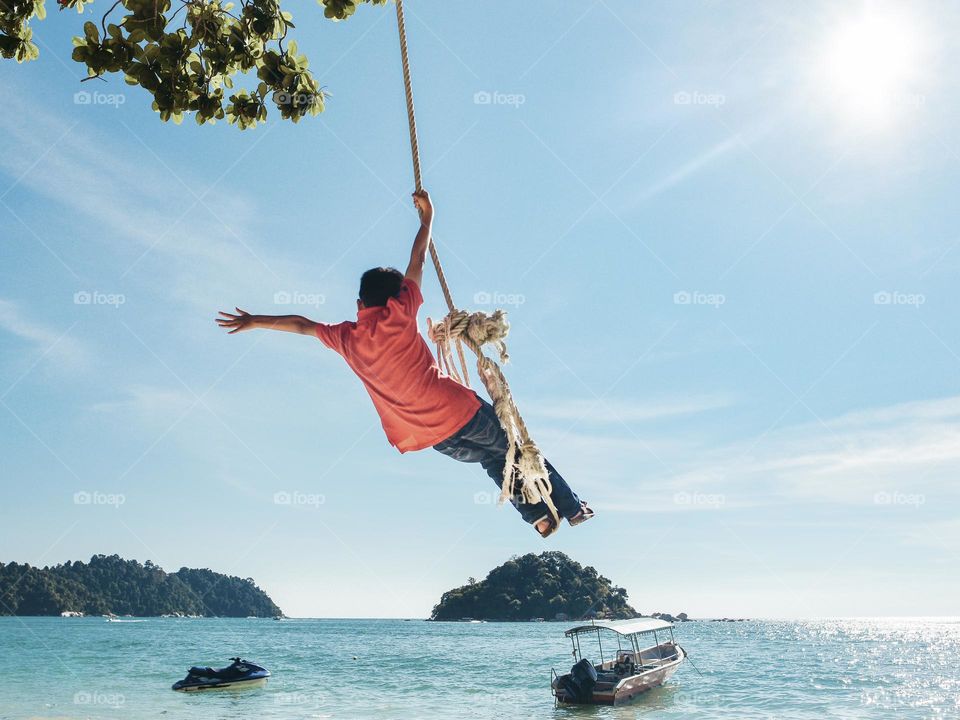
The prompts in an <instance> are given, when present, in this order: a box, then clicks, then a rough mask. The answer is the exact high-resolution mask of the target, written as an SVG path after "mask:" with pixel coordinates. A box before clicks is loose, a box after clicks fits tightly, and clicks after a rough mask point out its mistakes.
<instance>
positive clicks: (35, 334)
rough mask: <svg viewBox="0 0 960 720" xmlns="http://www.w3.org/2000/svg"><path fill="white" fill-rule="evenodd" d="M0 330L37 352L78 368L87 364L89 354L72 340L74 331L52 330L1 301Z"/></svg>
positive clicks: (14, 306) (65, 329)
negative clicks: (27, 344) (31, 346)
mask: <svg viewBox="0 0 960 720" xmlns="http://www.w3.org/2000/svg"><path fill="white" fill-rule="evenodd" d="M0 330H4V331H6V332H8V333H10V334H12V335H15V336H17V337H18V338H20V339H22V340H26V341H27V342H28V343H30V344H31V345H34V346H35V348H34V350H39V351H40V352H41V353H43V354H45V355H47V356H50V357H52V358H55V359H56V360H57V361H58V363H60V364H61V365H62V364H68V365H70V366H71V367H74V366H76V365H78V364H82V363H84V362H86V361H87V360H88V358H89V351H88V350H87V348H86V347H84V346H83V344H81V342H80V341H79V340H77V339H76V338H75V337H73V336H71V334H70V328H69V327H64V328H59V329H58V328H51V327H48V326H46V325H44V324H42V323H39V322H36V321H35V320H33V319H31V318H30V317H28V316H27V314H26V313H25V312H23V310H21V309H20V308H19V307H18V306H17V304H16V303H14V302H12V301H10V300H4V299H2V298H0Z"/></svg>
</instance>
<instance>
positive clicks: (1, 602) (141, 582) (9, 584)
mask: <svg viewBox="0 0 960 720" xmlns="http://www.w3.org/2000/svg"><path fill="white" fill-rule="evenodd" d="M62 613H83V614H84V615H134V616H140V617H154V616H159V615H178V614H179V615H201V616H207V617H214V616H215V617H249V616H256V617H277V616H281V615H282V614H283V613H282V612H281V610H280V608H279V607H277V605H276V604H275V603H274V602H273V600H271V599H270V597H269V596H268V595H267V594H266V593H265V592H264V591H263V590H261V589H260V588H258V587H257V585H256V584H255V583H254V581H253V580H252V579H250V578H246V579H244V578H239V577H234V576H230V575H223V574H221V573H217V572H214V571H212V570H207V569H202V570H196V569H191V568H186V567H183V568H180V569H179V570H178V571H177V572H175V573H168V572H166V571H165V570H163V568H161V567H159V566H157V565H154V564H153V563H152V562H150V561H149V560H147V561H146V562H145V563H143V564H141V563H139V562H138V561H136V560H124V559H123V558H121V557H120V556H118V555H94V556H93V557H92V558H90V562H88V563H84V562H79V561H78V562H66V563H64V564H62V565H54V566H52V567H43V568H37V567H32V566H31V565H27V564H23V563H15V562H12V563H9V564H4V563H0V615H60V614H62Z"/></svg>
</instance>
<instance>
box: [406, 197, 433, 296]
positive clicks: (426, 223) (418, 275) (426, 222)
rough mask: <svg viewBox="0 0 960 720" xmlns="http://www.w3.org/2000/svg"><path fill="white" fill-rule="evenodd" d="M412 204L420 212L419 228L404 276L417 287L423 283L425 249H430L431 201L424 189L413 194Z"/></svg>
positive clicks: (431, 227)
mask: <svg viewBox="0 0 960 720" xmlns="http://www.w3.org/2000/svg"><path fill="white" fill-rule="evenodd" d="M413 204H414V205H415V206H416V208H417V212H419V213H420V230H419V231H418V232H417V237H416V238H415V239H414V241H413V250H411V251H410V264H409V265H407V272H406V273H404V277H407V278H409V279H410V280H413V281H414V282H415V283H416V284H417V287H422V285H423V264H424V263H425V262H426V260H427V250H429V249H430V233H431V232H432V231H433V203H432V202H430V194H429V193H428V192H427V191H426V190H420V191H418V192H415V193H414V194H413Z"/></svg>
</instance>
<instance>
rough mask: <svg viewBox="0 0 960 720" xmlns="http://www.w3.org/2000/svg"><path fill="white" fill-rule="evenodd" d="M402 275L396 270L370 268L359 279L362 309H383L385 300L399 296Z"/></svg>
mask: <svg viewBox="0 0 960 720" xmlns="http://www.w3.org/2000/svg"><path fill="white" fill-rule="evenodd" d="M402 282H403V273H402V272H400V271H399V270H397V269H396V268H384V267H378V268H371V269H370V270H367V271H366V272H365V273H364V274H363V275H362V276H361V277H360V300H359V304H360V305H361V306H362V307H365V308H370V307H383V306H384V305H386V304H387V300H389V299H390V298H392V297H397V296H398V295H399V294H400V283H402Z"/></svg>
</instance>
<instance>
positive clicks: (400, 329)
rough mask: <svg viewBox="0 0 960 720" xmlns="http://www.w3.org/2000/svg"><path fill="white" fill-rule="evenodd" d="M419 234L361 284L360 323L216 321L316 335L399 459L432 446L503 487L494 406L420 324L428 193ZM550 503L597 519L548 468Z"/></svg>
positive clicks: (538, 513)
mask: <svg viewBox="0 0 960 720" xmlns="http://www.w3.org/2000/svg"><path fill="white" fill-rule="evenodd" d="M413 202H414V205H415V206H416V208H417V211H418V212H419V213H420V230H419V231H418V232H417V236H416V238H415V239H414V242H413V250H412V251H411V253H410V264H409V265H408V266H407V272H406V273H404V274H402V275H401V274H400V271H399V270H394V269H393V268H373V269H372V270H368V271H367V272H365V273H364V274H363V277H361V279H360V298H359V299H358V300H357V321H356V322H342V323H339V324H337V325H327V324H325V323H317V322H313V321H312V320H308V319H307V318H305V317H301V316H299V315H250V314H249V313H247V312H245V311H243V310H241V309H240V308H236V311H237V314H233V313H225V312H221V313H220V315H222V316H223V317H219V318H217V323H218V324H219V325H220V326H221V327H224V328H228V329H229V332H230V334H231V335H232V334H233V333H237V332H241V331H244V330H252V329H254V328H263V329H266V330H282V331H284V332H292V333H299V334H301V335H312V336H314V337H316V338H318V339H319V340H320V341H321V342H322V343H323V344H324V345H326V346H327V347H329V348H330V349H331V350H334V351H336V352H337V353H339V354H340V355H341V356H342V357H343V358H344V360H346V361H347V364H348V365H349V366H350V368H351V369H352V370H353V371H354V373H356V374H357V376H358V377H359V378H360V380H361V381H362V382H363V384H364V386H365V387H366V389H367V392H368V393H369V394H370V398H371V399H372V400H373V404H374V406H375V407H376V409H377V412H378V413H379V415H380V420H381V422H382V424H383V429H384V432H385V433H386V435H387V439H388V440H389V441H390V444H391V445H393V446H394V447H396V448H397V450H399V451H400V452H408V451H411V450H423V449H425V448H428V447H431V446H432V447H433V448H435V449H436V450H438V451H440V452H441V453H443V454H444V455H448V456H450V457H452V458H454V459H455V460H459V461H461V462H477V463H480V464H481V465H482V466H483V469H484V470H486V471H487V474H488V475H490V477H492V478H493V480H494V482H496V483H497V486H498V487H500V486H502V484H503V470H504V465H505V463H506V453H507V436H506V433H504V431H503V428H502V427H501V426H500V421H499V420H498V419H497V415H496V412H495V411H494V409H493V406H492V405H490V403H488V402H486V401H485V400H483V399H481V398H480V397H479V396H477V394H476V393H474V392H473V391H472V390H470V389H469V388H467V387H464V386H463V385H461V384H460V383H458V382H457V381H456V380H453V379H452V378H450V377H448V376H446V375H444V374H443V373H441V372H440V369H439V367H438V366H437V363H436V361H435V360H434V357H433V354H432V353H431V352H430V348H429V346H428V345H427V343H426V341H425V340H424V339H423V337H422V336H421V335H420V331H419V329H418V327H417V310H418V309H419V307H420V305H422V304H423V296H422V295H421V294H420V284H421V281H422V279H423V265H424V262H425V261H426V257H427V250H428V249H429V246H430V233H431V230H432V227H433V214H434V213H433V204H432V203H431V201H430V196H429V194H427V192H426V191H420V192H416V193H414V194H413ZM546 467H547V470H548V471H549V473H550V483H551V485H552V488H553V490H552V492H551V494H550V497H551V499H552V500H553V503H554V506H555V507H556V508H557V511H558V513H559V514H560V516H561V517H565V518H566V519H567V521H568V522H569V523H570V524H571V525H579V524H580V523H582V522H584V521H586V520H589V519H590V518H591V517H593V511H592V510H591V509H590V508H589V507H588V506H587V504H586V503H585V502H581V501H580V500H579V499H578V498H577V496H576V495H575V494H574V493H573V491H572V490H571V489H570V487H569V486H568V485H567V483H566V482H565V481H564V479H563V478H562V477H560V474H559V473H557V471H556V470H555V469H554V468H553V466H552V465H551V464H550V463H546ZM512 502H513V505H514V507H516V508H517V510H519V511H520V514H521V516H522V517H523V519H524V520H525V521H526V522H528V523H530V524H531V525H533V526H534V527H535V528H536V530H537V532H538V533H540V535H541V536H543V537H548V536H549V535H551V534H552V533H553V532H555V531H556V530H557V525H556V523H555V521H554V520H553V518H552V516H551V515H550V513H549V512H548V511H547V507H546V504H545V503H543V502H542V501H541V502H539V503H536V504H529V503H523V502H520V501H518V500H517V499H516V498H514V499H513V500H512Z"/></svg>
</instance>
